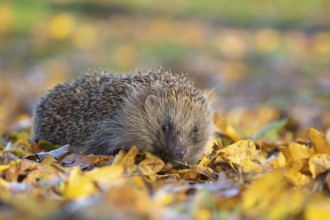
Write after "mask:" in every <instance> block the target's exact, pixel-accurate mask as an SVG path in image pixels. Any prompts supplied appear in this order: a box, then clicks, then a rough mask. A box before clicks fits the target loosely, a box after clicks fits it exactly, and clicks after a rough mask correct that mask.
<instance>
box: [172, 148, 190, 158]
mask: <svg viewBox="0 0 330 220" xmlns="http://www.w3.org/2000/svg"><path fill="white" fill-rule="evenodd" d="M187 152H188V151H187V149H186V148H183V147H176V148H174V155H175V157H178V158H183V157H184V156H185V155H186V154H187Z"/></svg>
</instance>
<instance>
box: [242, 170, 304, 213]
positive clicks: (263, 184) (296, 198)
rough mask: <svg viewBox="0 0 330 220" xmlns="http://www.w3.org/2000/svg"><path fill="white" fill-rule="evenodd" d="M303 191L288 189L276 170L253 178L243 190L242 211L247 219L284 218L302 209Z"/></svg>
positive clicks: (282, 177) (280, 174)
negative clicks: (255, 178) (258, 177)
mask: <svg viewBox="0 0 330 220" xmlns="http://www.w3.org/2000/svg"><path fill="white" fill-rule="evenodd" d="M304 197H305V195H304V193H303V191H301V190H298V189H290V188H289V184H288V183H287V182H286V180H285V178H284V176H283V175H282V173H281V172H280V171H278V170H276V171H272V172H270V173H267V174H266V175H265V176H263V177H262V178H260V179H257V180H254V181H253V182H252V183H251V185H250V187H249V188H248V189H247V190H246V191H245V192H243V212H244V213H245V215H246V217H247V218H248V219H256V218H257V219H284V218H285V217H288V216H290V215H296V214H297V213H299V211H300V210H301V209H302V205H303V202H304Z"/></svg>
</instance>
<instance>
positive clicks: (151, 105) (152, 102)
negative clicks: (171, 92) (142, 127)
mask: <svg viewBox="0 0 330 220" xmlns="http://www.w3.org/2000/svg"><path fill="white" fill-rule="evenodd" d="M159 106H160V101H159V99H158V97H157V96H155V95H148V96H147V98H146V100H145V102H144V109H145V110H146V112H148V113H151V112H154V111H155V109H156V108H159Z"/></svg>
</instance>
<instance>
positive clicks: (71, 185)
mask: <svg viewBox="0 0 330 220" xmlns="http://www.w3.org/2000/svg"><path fill="white" fill-rule="evenodd" d="M96 190H97V188H96V186H95V184H94V182H93V181H92V179H91V178H89V177H88V176H85V175H84V173H83V172H82V171H81V169H80V167H74V168H73V169H72V171H71V173H70V176H69V180H68V183H67V186H66V188H65V190H64V198H66V199H76V198H79V197H84V196H88V195H91V194H93V193H95V191H96Z"/></svg>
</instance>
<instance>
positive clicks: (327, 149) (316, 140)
mask: <svg viewBox="0 0 330 220" xmlns="http://www.w3.org/2000/svg"><path fill="white" fill-rule="evenodd" d="M308 136H309V138H310V139H311V141H312V147H313V149H314V152H315V153H318V154H323V153H326V154H329V155H330V144H329V143H328V142H327V139H326V138H325V136H324V135H323V134H322V133H320V132H319V131H317V130H316V129H314V128H310V129H309V130H308Z"/></svg>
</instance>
